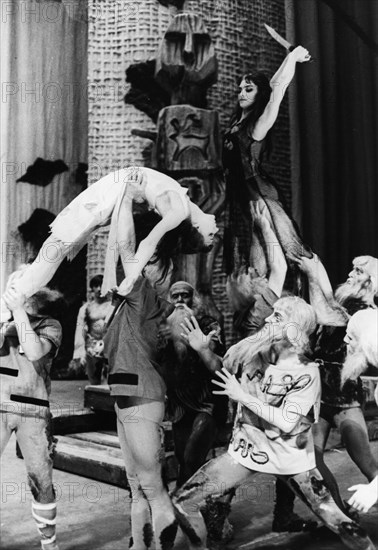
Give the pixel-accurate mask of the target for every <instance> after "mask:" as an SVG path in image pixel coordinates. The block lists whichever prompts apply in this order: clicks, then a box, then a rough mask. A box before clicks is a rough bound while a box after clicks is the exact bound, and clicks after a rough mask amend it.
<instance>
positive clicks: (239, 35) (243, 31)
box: [88, 0, 290, 332]
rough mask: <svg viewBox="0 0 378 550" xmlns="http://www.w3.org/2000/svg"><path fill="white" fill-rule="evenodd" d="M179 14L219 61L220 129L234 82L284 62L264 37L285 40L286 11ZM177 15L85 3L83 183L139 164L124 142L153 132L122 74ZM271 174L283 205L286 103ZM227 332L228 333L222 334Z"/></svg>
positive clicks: (219, 6)
mask: <svg viewBox="0 0 378 550" xmlns="http://www.w3.org/2000/svg"><path fill="white" fill-rule="evenodd" d="M184 11H185V12H193V13H196V14H200V15H201V16H202V17H203V20H204V23H205V25H206V27H207V29H208V31H209V33H210V35H211V38H212V40H213V42H214V45H215V51H216V54H217V57H218V64H219V77H218V83H217V84H215V85H214V86H213V87H212V88H211V89H210V91H209V93H208V100H209V101H208V108H209V109H215V110H217V111H218V112H219V114H220V118H221V124H222V128H223V129H224V128H225V125H226V124H227V121H228V119H229V116H230V114H231V112H232V110H233V108H234V106H235V102H236V94H237V85H238V78H240V76H241V75H242V74H243V73H245V72H248V71H250V70H251V69H252V68H255V67H258V68H259V69H260V70H263V71H266V73H267V75H273V73H274V72H275V70H276V69H277V68H278V66H279V65H280V63H281V61H282V60H283V58H284V56H285V51H284V50H283V49H282V48H280V47H279V46H278V45H277V44H276V43H275V42H274V41H273V40H272V39H271V38H270V37H269V35H268V34H267V32H266V30H265V28H264V26H263V23H269V24H270V25H272V26H273V27H275V28H276V29H277V30H278V31H279V32H281V33H283V34H285V11H284V3H283V2H282V1H281V0H274V1H273V0H271V1H269V2H266V0H238V1H236V0H233V1H227V2H226V1H219V0H202V1H187V2H185V3H184ZM177 13H178V12H177V10H176V9H175V8H173V7H164V6H162V5H161V4H159V3H158V2H157V0H143V1H142V0H140V1H133V2H123V3H121V2H113V1H111V0H101V1H99V0H90V1H89V32H88V79H89V96H88V103H89V137H88V154H89V182H90V183H93V182H94V181H96V180H97V179H98V178H99V177H100V176H102V175H104V174H106V173H107V172H108V171H111V170H115V169H117V168H119V167H124V166H127V165H130V164H144V162H145V161H144V159H143V150H144V149H145V147H146V146H147V145H148V144H149V143H150V142H149V141H148V140H146V139H142V138H139V137H135V136H133V135H132V134H131V130H132V129H133V128H143V129H146V130H147V129H151V130H155V129H156V127H155V124H154V123H153V122H152V120H151V119H150V118H149V117H148V116H147V115H145V114H144V113H142V112H141V111H139V110H137V109H136V108H135V107H134V106H131V105H127V104H125V103H124V101H123V98H124V95H125V93H126V92H127V91H128V90H129V86H128V85H127V84H126V81H125V71H126V69H127V68H128V67H129V66H130V65H131V64H133V63H138V62H142V61H147V60H151V59H154V58H155V57H156V53H157V50H158V47H159V44H160V41H161V39H162V37H163V35H164V32H165V30H166V29H167V27H168V24H169V22H170V21H171V20H172V18H173V17H174V15H176V14H177ZM271 164H272V165H273V166H272V169H271V171H272V173H274V174H275V175H276V177H277V180H278V181H279V182H280V183H281V185H282V188H283V190H284V194H285V195H286V198H287V199H288V201H289V200H290V139H289V124H288V105H287V100H286V102H285V103H284V104H283V107H282V109H281V114H280V119H279V122H278V124H277V126H276V128H275V132H274V151H273V155H272V158H271ZM104 232H105V230H104V231H103V232H101V231H100V232H99V233H98V234H97V235H96V236H95V237H94V238H93V240H92V242H91V244H90V246H89V251H88V277H91V276H92V275H94V274H95V273H97V272H99V271H102V266H103V259H104V246H105V239H104ZM224 287H225V277H224V275H223V273H222V270H221V255H220V256H219V259H218V262H217V264H216V268H215V272H214V277H213V295H214V299H215V301H216V304H217V306H218V307H219V308H220V309H221V310H222V312H224V313H226V325H228V328H229V325H230V314H229V312H228V309H227V300H226V296H225V292H224ZM228 332H229V330H228Z"/></svg>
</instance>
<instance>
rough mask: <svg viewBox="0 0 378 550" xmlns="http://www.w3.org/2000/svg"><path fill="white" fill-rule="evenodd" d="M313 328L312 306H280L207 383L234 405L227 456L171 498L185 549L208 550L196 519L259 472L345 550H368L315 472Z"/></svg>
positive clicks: (293, 301) (284, 302)
mask: <svg viewBox="0 0 378 550" xmlns="http://www.w3.org/2000/svg"><path fill="white" fill-rule="evenodd" d="M315 328H316V318H315V312H314V310H313V308H312V307H311V306H309V305H308V304H307V303H306V302H305V301H304V300H302V299H301V298H297V297H287V298H281V299H279V300H277V302H276V303H275V304H274V311H273V314H272V315H271V316H270V317H269V318H268V319H266V324H265V326H264V327H263V328H262V329H261V330H260V331H259V332H257V333H256V334H254V335H253V336H250V337H248V338H247V339H245V340H242V341H241V342H239V343H238V344H236V345H235V346H232V347H231V348H230V349H229V350H228V352H227V354H226V356H225V358H224V360H223V365H224V368H223V369H222V371H218V372H217V373H216V374H217V376H215V378H217V380H214V383H215V384H216V385H217V386H218V387H219V388H221V390H219V389H218V391H215V392H214V393H216V394H219V395H227V396H228V397H229V398H231V399H232V400H234V401H236V402H237V404H238V410H237V415H236V419H235V424H234V430H233V436H232V439H231V441H230V445H229V448H228V452H225V453H224V454H222V455H220V456H218V457H217V458H214V459H212V460H210V461H209V462H207V463H206V464H205V465H204V466H202V467H201V468H200V469H199V470H198V471H197V472H196V473H195V474H194V476H192V477H191V478H190V479H189V480H188V481H187V482H186V483H185V484H184V485H183V486H182V487H181V488H180V489H179V491H178V492H177V493H176V495H174V496H173V502H174V504H175V506H176V512H177V514H176V517H177V520H178V522H179V524H180V526H181V527H182V529H183V530H184V532H185V534H186V535H187V536H188V538H189V541H190V544H191V545H192V546H191V548H197V549H205V548H207V546H206V528H205V523H204V520H203V517H202V514H201V509H202V506H203V504H204V503H205V502H206V501H207V499H208V498H212V499H217V498H220V497H221V496H223V495H227V494H229V493H230V491H232V490H233V489H234V488H237V487H239V486H241V485H243V489H244V490H246V489H247V488H248V483H249V482H252V483H253V477H252V476H254V475H255V474H256V473H259V472H261V473H266V474H273V475H275V476H278V477H280V478H281V479H282V480H283V481H285V482H286V483H287V484H288V485H289V486H290V488H291V489H292V490H293V491H295V492H296V493H297V495H298V496H300V498H301V499H302V500H303V501H304V503H305V504H306V505H307V506H308V507H309V508H310V509H311V510H312V511H313V512H314V513H315V514H316V515H317V516H318V517H319V518H320V519H321V520H322V521H323V522H324V523H325V524H326V525H327V527H328V528H329V529H331V530H332V531H333V532H335V533H337V534H338V535H339V536H340V537H341V539H342V541H343V543H344V544H345V546H346V547H347V548H351V549H353V550H355V549H359V550H373V549H374V545H373V543H372V542H371V540H370V539H369V538H368V536H367V535H366V533H364V531H363V530H362V529H361V528H360V526H359V525H358V524H357V523H356V522H354V521H352V520H351V519H350V518H348V517H347V516H346V515H345V514H344V513H343V512H342V511H341V510H340V509H339V508H338V507H337V505H336V503H335V501H334V500H333V498H332V496H331V494H330V492H329V490H328V488H327V486H326V484H325V482H324V480H323V478H322V476H321V475H320V473H319V471H318V470H317V469H316V467H315V453H314V445H313V439H312V433H311V425H312V422H313V421H314V419H315V420H316V418H317V416H318V405H319V401H320V376H319V371H318V366H317V364H316V363H314V362H313V361H311V360H310V359H308V358H307V357H306V354H307V352H308V349H309V337H310V335H311V334H312V332H313V331H314V330H315ZM237 376H238V378H237Z"/></svg>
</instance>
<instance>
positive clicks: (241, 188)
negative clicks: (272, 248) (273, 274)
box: [223, 46, 311, 276]
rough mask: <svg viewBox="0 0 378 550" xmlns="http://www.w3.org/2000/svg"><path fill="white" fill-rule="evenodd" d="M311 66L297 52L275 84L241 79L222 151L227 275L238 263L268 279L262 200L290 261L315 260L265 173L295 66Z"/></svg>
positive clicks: (306, 55)
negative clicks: (257, 222) (258, 219)
mask: <svg viewBox="0 0 378 550" xmlns="http://www.w3.org/2000/svg"><path fill="white" fill-rule="evenodd" d="M309 60H310V55H309V53H308V51H307V50H306V49H305V48H303V47H302V46H298V47H297V48H295V49H294V50H293V51H292V52H290V53H289V54H288V55H287V56H286V58H285V60H284V61H283V63H282V65H281V66H280V68H279V69H278V71H277V72H276V74H275V75H274V76H273V78H272V79H271V80H270V81H269V80H268V79H267V77H266V76H265V75H264V74H263V73H261V72H254V73H251V74H247V75H245V76H243V78H242V79H241V82H240V85H239V95H238V104H237V108H236V110H235V114H234V116H233V117H232V119H231V125H230V128H229V130H228V131H227V132H226V135H225V139H224V147H223V166H224V170H225V177H226V201H227V204H228V211H229V217H230V220H229V223H228V224H227V230H226V233H225V260H226V269H227V272H228V273H231V272H232V271H233V270H234V268H235V267H237V266H235V262H237V263H239V264H246V265H251V266H253V267H255V268H256V269H257V271H258V272H259V275H260V276H261V275H265V274H266V273H267V262H266V248H267V243H264V242H263V239H262V235H261V233H260V232H259V230H258V228H256V229H255V228H254V220H253V214H252V212H251V210H252V208H251V207H252V206H253V205H252V204H251V203H253V202H254V201H259V200H260V201H264V202H265V204H266V206H267V208H268V211H269V213H270V217H271V221H272V226H273V228H274V229H275V232H276V234H277V238H278V240H279V242H280V244H281V246H282V249H283V251H284V254H285V256H286V259H287V260H289V261H290V260H291V259H293V258H295V257H296V256H297V255H298V254H300V255H303V254H305V255H309V256H310V257H311V253H310V252H308V251H306V250H304V245H303V243H302V241H301V238H300V237H299V235H298V232H297V230H296V228H295V227H294V224H293V221H292V220H291V219H290V217H289V216H288V214H287V213H286V212H285V210H284V208H283V206H282V204H281V202H280V199H279V193H278V190H277V188H276V183H275V181H274V179H273V178H272V177H271V176H269V174H267V172H266V171H265V169H264V168H263V159H264V157H265V156H266V155H267V153H268V152H269V145H270V143H269V142H270V139H269V131H270V130H271V128H272V126H273V125H274V123H275V122H276V120H277V116H278V112H279V108H280V105H281V102H282V99H283V97H284V94H285V91H286V88H287V86H288V85H289V84H290V82H291V80H292V79H293V77H294V74H295V68H296V64H297V63H304V62H306V61H309Z"/></svg>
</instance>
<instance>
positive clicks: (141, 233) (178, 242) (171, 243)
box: [134, 211, 211, 280]
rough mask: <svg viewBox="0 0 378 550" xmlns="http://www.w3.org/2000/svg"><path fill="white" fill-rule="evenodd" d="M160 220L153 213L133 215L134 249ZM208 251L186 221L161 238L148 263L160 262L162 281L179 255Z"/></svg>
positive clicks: (208, 247) (209, 247)
mask: <svg viewBox="0 0 378 550" xmlns="http://www.w3.org/2000/svg"><path fill="white" fill-rule="evenodd" d="M160 220H161V217H160V216H159V215H158V214H156V212H153V211H149V212H144V213H137V214H135V215H134V224H135V235H136V247H138V245H139V243H140V242H141V241H142V240H143V239H145V238H146V237H147V235H148V234H149V233H150V231H151V230H152V229H153V227H155V225H156V224H157V223H158V222H159V221H160ZM210 249H211V246H205V241H204V238H203V236H202V235H201V233H200V232H199V231H198V229H196V228H195V227H194V226H193V225H192V224H191V222H190V220H188V219H186V220H184V221H183V222H181V223H180V225H178V226H177V227H175V228H174V229H171V231H168V232H167V233H166V234H165V235H164V236H163V238H162V239H161V240H160V242H159V243H158V245H157V247H156V252H155V255H154V258H153V259H152V260H151V262H150V263H157V262H160V264H161V267H162V276H161V279H160V280H164V278H165V277H166V275H167V273H168V270H169V268H170V266H171V262H172V261H174V260H175V259H176V258H177V257H178V256H179V254H195V253H196V252H207V251H209V250H210Z"/></svg>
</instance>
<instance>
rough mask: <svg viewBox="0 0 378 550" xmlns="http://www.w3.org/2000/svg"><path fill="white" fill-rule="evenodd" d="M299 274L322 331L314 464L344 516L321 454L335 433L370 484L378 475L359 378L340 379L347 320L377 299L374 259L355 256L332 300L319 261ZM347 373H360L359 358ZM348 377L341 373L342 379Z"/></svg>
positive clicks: (377, 270) (372, 307)
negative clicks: (333, 430)
mask: <svg viewBox="0 0 378 550" xmlns="http://www.w3.org/2000/svg"><path fill="white" fill-rule="evenodd" d="M299 265H300V267H301V269H302V270H303V271H304V272H305V273H307V276H308V281H309V291H310V301H311V304H312V306H313V307H314V309H315V311H316V313H317V320H318V323H319V324H320V325H322V327H321V329H320V331H319V336H318V339H317V342H316V345H315V358H316V359H317V360H318V361H319V363H320V374H321V380H322V402H321V408H320V418H319V422H318V424H316V425H315V426H314V427H313V432H314V443H315V451H316V464H317V467H318V469H319V471H320V472H321V474H322V476H323V477H324V479H325V480H326V482H327V485H328V487H329V488H330V490H331V492H332V496H333V498H334V499H335V501H336V502H337V504H338V505H339V506H340V507H341V508H343V509H344V511H345V512H348V511H349V509H350V505H349V504H348V503H344V502H343V500H342V498H341V496H340V493H339V489H338V485H337V482H336V479H335V477H334V476H333V474H332V473H331V471H330V470H329V468H328V466H327V465H326V464H325V462H324V458H323V453H324V449H325V446H326V443H327V440H328V436H329V433H330V429H331V428H332V427H336V428H338V430H339V431H340V434H341V437H342V440H343V442H344V445H345V447H346V450H347V451H348V454H349V456H350V457H351V458H352V460H353V461H354V462H355V464H356V465H357V466H358V467H359V469H360V470H361V472H362V473H363V474H364V475H365V476H366V477H367V479H368V480H369V482H371V481H372V480H374V479H375V478H376V476H377V474H378V465H377V461H376V460H375V458H374V457H373V455H372V452H371V450H370V445H369V437H368V432H367V427H366V422H365V419H364V415H363V412H362V408H361V406H362V403H363V388H362V382H361V379H360V378H359V377H358V376H354V377H353V378H348V379H345V382H344V383H342V380H341V373H342V369H343V365H344V363H345V359H346V356H347V345H346V342H345V341H344V340H345V335H346V326H347V324H348V321H349V319H350V316H351V315H353V314H355V313H356V312H357V311H359V310H369V309H370V310H375V309H376V305H375V302H374V299H375V297H376V296H377V295H378V259H377V258H373V257H372V256H359V257H357V258H355V259H354V260H353V269H352V271H351V272H350V273H349V275H348V279H347V280H346V282H345V283H344V284H342V285H340V286H339V287H338V288H337V290H336V292H335V295H334V296H333V292H332V287H331V284H330V282H329V279H328V275H327V272H326V270H325V269H324V266H323V264H322V263H321V261H320V260H319V258H317V257H314V258H312V259H307V258H304V257H303V258H302V259H301V260H300V262H299ZM349 361H351V359H349V360H348V369H351V370H352V371H353V370H357V371H358V368H359V366H358V358H357V357H355V358H354V359H353V362H354V366H352V367H350V363H349ZM345 373H346V371H344V375H345Z"/></svg>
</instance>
